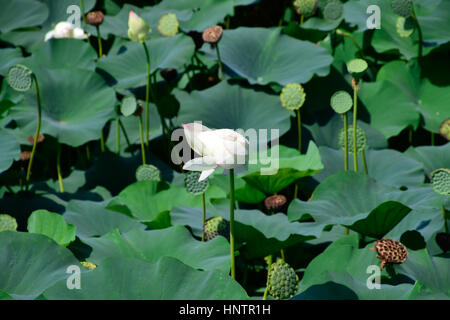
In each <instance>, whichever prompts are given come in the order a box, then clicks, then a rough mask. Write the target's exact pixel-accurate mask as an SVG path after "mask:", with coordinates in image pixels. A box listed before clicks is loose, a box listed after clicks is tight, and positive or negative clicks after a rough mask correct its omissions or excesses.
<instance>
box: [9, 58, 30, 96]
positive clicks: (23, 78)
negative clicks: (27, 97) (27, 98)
mask: <svg viewBox="0 0 450 320" xmlns="http://www.w3.org/2000/svg"><path fill="white" fill-rule="evenodd" d="M6 81H7V82H8V84H9V85H10V86H11V88H13V89H14V90H17V91H27V90H28V89H30V88H31V85H32V84H33V72H32V71H31V70H30V69H28V68H27V67H25V66H23V65H21V64H16V65H13V66H12V67H11V68H9V70H8V73H7V75H6Z"/></svg>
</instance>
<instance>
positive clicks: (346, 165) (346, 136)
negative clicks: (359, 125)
mask: <svg viewBox="0 0 450 320" xmlns="http://www.w3.org/2000/svg"><path fill="white" fill-rule="evenodd" d="M344 149H345V150H344V151H345V154H344V169H345V171H348V117H347V112H346V113H344Z"/></svg>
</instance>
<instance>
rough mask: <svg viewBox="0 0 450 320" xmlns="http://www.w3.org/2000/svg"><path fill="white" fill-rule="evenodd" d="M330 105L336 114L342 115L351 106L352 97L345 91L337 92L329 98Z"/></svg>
mask: <svg viewBox="0 0 450 320" xmlns="http://www.w3.org/2000/svg"><path fill="white" fill-rule="evenodd" d="M330 105H331V108H333V110H334V111H335V112H336V113H339V114H344V113H346V112H347V111H349V110H350V109H351V108H352V106H353V100H352V96H351V95H350V94H349V93H348V92H347V91H337V92H335V93H334V94H333V95H332V96H331V99H330Z"/></svg>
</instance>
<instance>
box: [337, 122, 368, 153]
mask: <svg viewBox="0 0 450 320" xmlns="http://www.w3.org/2000/svg"><path fill="white" fill-rule="evenodd" d="M347 138H348V145H347V147H348V152H350V153H353V126H351V127H349V128H348V129H347ZM366 141H367V140H366V133H365V132H364V130H363V129H361V128H360V127H356V151H357V153H360V152H362V151H363V150H364V148H365V147H366ZM338 144H339V147H341V148H342V149H344V150H345V132H344V128H342V129H341V130H340V131H339V135H338Z"/></svg>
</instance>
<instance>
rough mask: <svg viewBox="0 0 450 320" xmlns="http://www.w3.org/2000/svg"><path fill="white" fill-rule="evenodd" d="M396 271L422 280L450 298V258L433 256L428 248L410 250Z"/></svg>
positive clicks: (416, 279)
mask: <svg viewBox="0 0 450 320" xmlns="http://www.w3.org/2000/svg"><path fill="white" fill-rule="evenodd" d="M396 271H397V272H398V273H402V274H404V275H405V276H408V277H409V278H411V279H413V280H415V281H421V282H422V283H423V284H426V285H427V286H428V287H429V288H431V289H434V291H435V292H439V293H442V294H445V295H447V299H450V259H449V258H448V257H447V258H445V257H432V256H430V255H429V253H428V251H427V250H426V249H422V250H417V251H414V250H408V258H407V259H406V261H405V262H404V263H402V264H400V265H399V266H398V267H397V268H396Z"/></svg>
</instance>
